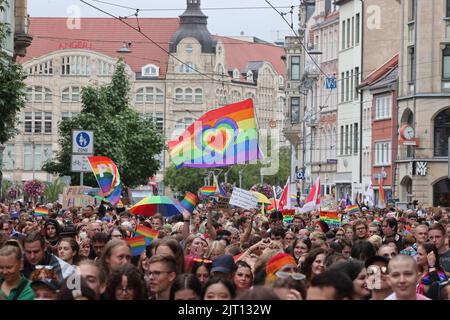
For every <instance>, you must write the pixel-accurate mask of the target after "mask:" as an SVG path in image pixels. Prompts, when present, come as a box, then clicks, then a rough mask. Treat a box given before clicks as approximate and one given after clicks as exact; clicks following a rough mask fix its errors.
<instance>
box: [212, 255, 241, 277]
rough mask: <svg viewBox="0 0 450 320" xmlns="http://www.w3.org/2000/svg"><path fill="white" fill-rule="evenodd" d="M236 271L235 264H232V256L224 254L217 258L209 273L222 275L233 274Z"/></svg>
mask: <svg viewBox="0 0 450 320" xmlns="http://www.w3.org/2000/svg"><path fill="white" fill-rule="evenodd" d="M235 269H236V264H235V263H234V258H233V256H232V255H229V254H224V255H221V256H220V257H217V258H216V259H215V260H214V261H213V263H212V268H211V273H214V272H222V273H233V272H234V271H235Z"/></svg>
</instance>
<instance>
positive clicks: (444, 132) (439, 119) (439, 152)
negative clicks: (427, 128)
mask: <svg viewBox="0 0 450 320" xmlns="http://www.w3.org/2000/svg"><path fill="white" fill-rule="evenodd" d="M449 136H450V108H448V109H445V110H443V111H441V112H440V113H439V114H438V115H437V116H436V118H435V119H434V156H435V157H446V156H447V155H448V137H449Z"/></svg>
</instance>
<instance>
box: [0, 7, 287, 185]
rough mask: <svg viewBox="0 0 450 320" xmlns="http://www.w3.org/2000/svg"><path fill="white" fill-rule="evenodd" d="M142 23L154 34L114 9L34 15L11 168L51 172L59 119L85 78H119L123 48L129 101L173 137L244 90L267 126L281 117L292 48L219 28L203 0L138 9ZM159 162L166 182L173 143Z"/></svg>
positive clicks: (15, 172)
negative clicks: (91, 14) (166, 14)
mask: <svg viewBox="0 0 450 320" xmlns="http://www.w3.org/2000/svg"><path fill="white" fill-rule="evenodd" d="M139 25H140V29H141V31H142V33H143V34H145V35H146V36H147V37H149V38H151V39H152V40H153V41H154V42H155V43H156V44H155V43H152V42H151V41H149V40H148V39H146V38H145V37H143V36H142V35H141V34H139V33H138V32H136V31H135V30H133V29H131V28H129V27H127V26H126V25H124V24H123V23H121V22H120V21H118V20H115V19H110V18H102V19H100V18H81V19H80V20H79V21H78V23H75V24H74V23H73V21H70V20H68V19H65V18H32V19H31V26H30V33H31V34H32V35H33V36H34V38H35V41H34V42H33V45H32V46H31V47H30V48H29V51H28V54H27V56H26V57H25V58H24V59H22V60H21V62H22V63H23V66H24V68H25V69H26V70H27V72H28V78H27V80H26V82H27V84H28V89H27V94H28V104H27V107H26V109H25V110H24V111H23V112H22V114H21V119H20V120H21V128H20V130H21V134H19V135H18V136H17V137H16V138H15V139H14V140H12V141H10V142H9V143H8V145H7V148H6V150H5V165H6V169H7V170H6V171H5V175H6V176H7V177H8V178H10V179H12V180H19V181H23V180H28V179H31V178H33V177H35V178H38V179H41V180H49V179H52V177H50V176H49V175H48V174H46V173H45V172H43V171H42V170H41V167H42V164H43V163H44V162H45V161H46V160H47V159H49V158H51V157H52V156H54V154H55V152H56V151H57V149H58V132H57V125H58V122H59V121H61V120H62V119H64V118H68V117H72V116H74V115H76V114H77V113H78V112H80V111H81V103H80V93H81V89H82V87H83V86H86V85H93V84H102V83H108V82H109V81H110V80H111V75H112V74H113V72H114V65H115V62H116V61H117V59H118V58H119V57H124V59H125V61H126V63H127V65H128V68H127V72H128V74H129V77H130V82H131V86H132V89H131V91H132V94H131V101H130V103H131V104H132V105H133V106H134V107H135V109H136V111H138V112H139V113H140V114H141V115H142V116H143V117H147V118H151V119H153V121H154V123H155V124H156V126H157V127H158V128H159V129H160V130H161V131H162V132H163V134H164V136H165V138H166V140H169V139H171V138H173V137H174V136H176V134H177V133H180V131H182V130H184V129H185V128H187V126H189V125H190V124H191V123H192V122H193V121H194V120H195V119H197V118H198V117H200V116H201V115H202V114H203V113H204V112H206V111H208V110H211V109H212V108H216V107H219V106H223V105H226V104H229V103H232V102H236V101H240V100H243V99H245V98H253V99H254V102H255V110H256V115H257V119H258V124H259V127H260V128H261V129H267V128H269V125H270V126H271V127H274V126H275V127H278V128H281V127H282V126H283V119H284V117H283V112H284V96H285V95H284V91H283V87H284V74H285V66H284V62H283V60H282V56H283V55H284V48H282V47H279V46H276V45H272V44H266V43H254V42H246V41H240V40H236V39H232V38H228V37H222V36H212V35H211V34H210V33H209V31H208V29H207V17H206V16H205V15H204V14H203V13H202V11H201V9H200V1H199V0H187V9H186V11H185V12H184V13H183V14H182V15H181V16H180V17H179V19H178V18H139ZM161 162H162V167H161V171H160V172H159V174H158V175H157V176H156V180H157V182H159V183H161V181H162V178H163V174H164V170H165V168H166V167H167V166H168V165H169V159H168V157H167V154H166V153H164V154H161ZM158 189H159V190H163V189H164V188H162V186H161V185H160V186H159V188H158Z"/></svg>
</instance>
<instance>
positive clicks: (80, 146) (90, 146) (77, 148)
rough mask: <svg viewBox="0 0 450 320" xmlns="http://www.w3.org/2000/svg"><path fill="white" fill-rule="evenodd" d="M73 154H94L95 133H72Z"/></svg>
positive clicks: (83, 131) (85, 131)
mask: <svg viewBox="0 0 450 320" xmlns="http://www.w3.org/2000/svg"><path fill="white" fill-rule="evenodd" d="M72 153H74V154H94V131H87V130H73V131H72Z"/></svg>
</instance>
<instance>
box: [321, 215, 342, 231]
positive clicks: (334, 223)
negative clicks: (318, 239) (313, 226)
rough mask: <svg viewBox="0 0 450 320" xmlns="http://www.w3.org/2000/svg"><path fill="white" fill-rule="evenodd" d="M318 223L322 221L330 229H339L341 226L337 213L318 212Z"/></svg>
mask: <svg viewBox="0 0 450 320" xmlns="http://www.w3.org/2000/svg"><path fill="white" fill-rule="evenodd" d="M320 221H324V222H326V223H327V224H328V226H329V227H330V228H339V227H340V226H341V217H340V215H339V214H338V213H337V212H333V211H320Z"/></svg>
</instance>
